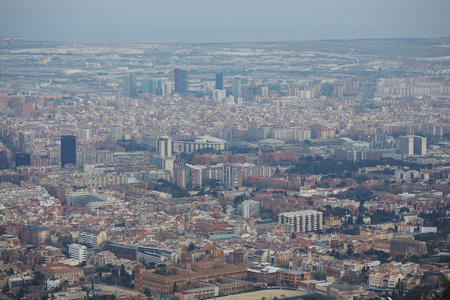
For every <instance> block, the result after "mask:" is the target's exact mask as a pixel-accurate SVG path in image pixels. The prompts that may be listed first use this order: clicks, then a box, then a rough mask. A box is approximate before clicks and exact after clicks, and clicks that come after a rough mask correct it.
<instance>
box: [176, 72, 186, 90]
mask: <svg viewBox="0 0 450 300" xmlns="http://www.w3.org/2000/svg"><path fill="white" fill-rule="evenodd" d="M174 79H175V88H174V92H175V93H186V92H187V91H188V71H187V70H181V69H175V70H174Z"/></svg>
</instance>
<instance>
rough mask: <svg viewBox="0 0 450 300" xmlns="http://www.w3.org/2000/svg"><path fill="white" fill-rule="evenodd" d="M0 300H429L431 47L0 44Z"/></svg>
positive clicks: (448, 159) (446, 118)
mask: <svg viewBox="0 0 450 300" xmlns="http://www.w3.org/2000/svg"><path fill="white" fill-rule="evenodd" d="M0 108H1V114H0V140H1V141H0V250H1V251H0V288H1V289H2V292H1V295H0V296H1V298H2V299H61V300H62V299H71V300H78V299H80V300H84V299H105V300H106V299H137V300H143V299H171V300H175V299H179V300H194V299H212V298H214V299H224V300H226V299H258V300H263V299H264V300H269V299H271V300H275V299H305V300H315V299H318V300H321V299H390V300H402V299H448V298H447V296H448V295H449V292H450V283H449V277H450V226H449V220H450V194H449V192H450V139H449V138H450V38H384V39H382V38H365V39H351V40H350V39H333V40H331V39H330V40H311V41H286V42H282V41H280V42H222V43H191V42H189V43H187V42H186V43H180V42H170V43H169V42H167V43H124V42H112V41H109V42H62V41H36V40H29V39H24V38H20V37H4V38H1V39H0Z"/></svg>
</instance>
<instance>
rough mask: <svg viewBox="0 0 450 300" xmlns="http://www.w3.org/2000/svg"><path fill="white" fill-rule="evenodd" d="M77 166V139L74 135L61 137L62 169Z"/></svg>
mask: <svg viewBox="0 0 450 300" xmlns="http://www.w3.org/2000/svg"><path fill="white" fill-rule="evenodd" d="M66 164H74V165H76V164H77V138H76V137H75V136H74V135H62V136H61V167H62V168H64V166H65V165H66Z"/></svg>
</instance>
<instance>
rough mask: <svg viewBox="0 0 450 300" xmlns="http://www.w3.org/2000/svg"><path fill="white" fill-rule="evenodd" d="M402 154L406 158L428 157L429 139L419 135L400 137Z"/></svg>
mask: <svg viewBox="0 0 450 300" xmlns="http://www.w3.org/2000/svg"><path fill="white" fill-rule="evenodd" d="M399 141H400V143H399V150H400V154H402V155H406V156H413V155H426V154H427V139H426V138H425V137H422V136H417V135H407V136H401V137H399Z"/></svg>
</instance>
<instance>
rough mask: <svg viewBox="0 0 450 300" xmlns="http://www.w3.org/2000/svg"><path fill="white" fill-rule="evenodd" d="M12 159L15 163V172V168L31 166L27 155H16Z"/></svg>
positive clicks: (29, 156)
mask: <svg viewBox="0 0 450 300" xmlns="http://www.w3.org/2000/svg"><path fill="white" fill-rule="evenodd" d="M14 159H15V161H16V170H17V167H20V166H30V165H31V155H30V154H29V153H17V154H16V155H15V156H14Z"/></svg>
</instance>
